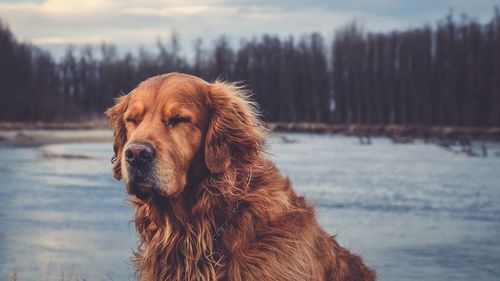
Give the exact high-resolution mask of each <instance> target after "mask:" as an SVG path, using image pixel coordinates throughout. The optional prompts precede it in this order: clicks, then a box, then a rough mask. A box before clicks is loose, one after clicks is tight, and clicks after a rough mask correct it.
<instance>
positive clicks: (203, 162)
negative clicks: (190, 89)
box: [108, 74, 375, 281]
mask: <svg viewBox="0 0 500 281" xmlns="http://www.w3.org/2000/svg"><path fill="white" fill-rule="evenodd" d="M176 75H180V74H174V75H173V76H172V74H171V77H170V78H169V79H175V77H177V76H176ZM209 89H210V90H209V91H207V92H206V93H205V103H206V106H207V108H208V109H209V111H210V115H209V118H210V120H207V121H208V127H207V129H206V132H205V137H204V146H203V148H202V149H200V151H198V152H197V153H196V155H195V157H194V159H193V161H192V167H191V169H190V172H189V175H188V177H189V178H188V182H187V185H186V186H185V187H184V189H183V191H182V193H181V194H180V195H179V196H177V197H165V196H159V195H155V196H153V197H152V198H151V200H148V201H141V200H139V199H137V198H134V199H132V202H133V203H134V205H135V207H136V212H135V225H136V228H137V232H138V236H139V239H140V246H139V248H138V250H137V251H136V252H135V255H134V257H133V259H132V264H133V265H134V267H135V269H136V271H137V277H138V279H139V280H144V281H153V280H155V281H156V280H276V281H278V280H279V281H282V280H311V281H312V280H314V281H320V280H334V281H341V280H353V281H354V280H374V279H375V273H374V272H373V271H372V270H370V269H369V268H368V267H366V266H365V265H364V264H363V261H362V259H361V258H360V257H359V256H357V255H354V254H352V253H350V252H349V251H347V250H346V249H344V248H342V247H340V246H339V245H338V244H337V242H336V241H335V238H334V237H333V236H330V235H328V234H327V233H326V232H325V231H324V230H322V228H321V227H320V226H319V225H318V223H317V220H316V218H315V212H314V208H313V207H312V206H311V205H310V204H308V203H307V202H306V201H305V200H304V198H303V197H299V196H297V195H296V193H295V192H294V191H293V189H292V187H291V184H290V181H289V180H288V179H287V178H285V177H284V176H283V175H281V173H280V172H279V171H278V169H277V168H276V167H275V165H274V163H272V162H271V161H269V160H267V159H266V157H265V153H264V137H265V130H264V128H263V126H262V125H261V123H260V121H259V120H258V118H257V110H256V107H255V105H254V104H253V103H252V102H250V101H249V99H248V98H247V94H246V93H245V92H244V91H243V90H242V89H241V88H240V87H238V86H236V85H234V84H230V83H224V82H216V83H214V84H210V87H209ZM127 98H128V96H124V97H122V98H121V99H120V100H118V102H117V105H115V106H114V107H113V108H111V109H110V110H109V111H108V115H109V116H110V118H111V122H112V125H113V128H114V131H115V145H114V148H115V152H116V161H115V166H114V174H115V177H117V178H121V168H120V162H121V156H120V155H122V150H123V145H124V143H125V142H126V130H125V129H124V127H123V125H124V124H123V112H124V110H125V109H126V104H127ZM237 204H238V209H237V210H236V212H235V213H234V214H233V211H232V210H233V208H234V207H235V206H236V205H237ZM230 216H232V217H231V221H230V223H229V226H228V228H227V229H226V230H225V232H224V233H223V235H222V236H221V237H219V238H218V239H216V240H212V236H213V234H214V233H215V232H216V230H217V229H218V227H219V226H220V225H221V224H223V222H224V221H225V220H226V218H228V217H230Z"/></svg>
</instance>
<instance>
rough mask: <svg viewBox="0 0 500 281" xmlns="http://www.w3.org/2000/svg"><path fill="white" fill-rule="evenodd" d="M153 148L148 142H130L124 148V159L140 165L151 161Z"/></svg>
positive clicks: (153, 152) (134, 164)
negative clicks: (125, 148)
mask: <svg viewBox="0 0 500 281" xmlns="http://www.w3.org/2000/svg"><path fill="white" fill-rule="evenodd" d="M154 156H155V150H154V148H153V146H152V145H151V144H149V143H131V144H129V145H128V146H127V150H125V160H127V162H128V163H129V164H130V165H132V166H141V165H145V164H148V163H150V162H151V160H152V159H153V157H154Z"/></svg>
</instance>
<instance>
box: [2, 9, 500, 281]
mask: <svg viewBox="0 0 500 281" xmlns="http://www.w3.org/2000/svg"><path fill="white" fill-rule="evenodd" d="M499 6H500V3H499V2H498V1H490V0H477V1H462V0H455V1H451V0H449V1H448V0H433V1H427V0H423V1H403V0H401V1H395V0H374V1H357V0H355V1H335V0H334V1H324V0H315V1H295V0H292V1H259V0H257V1H245V0H241V1H226V0H219V1H212V0H209V1H175V0H174V1H172V0H164V1H149V0H148V1H114V0H109V1H97V0H91V1H62V0H47V1H43V0H40V1H37V0H33V1H23V0H19V1H14V0H13V1H9V0H7V1H5V0H2V1H0V159H1V160H2V161H0V279H7V280H9V279H10V280H134V275H133V272H132V270H131V269H130V266H129V265H128V258H129V257H130V256H131V255H132V249H134V248H135V247H136V235H135V228H134V225H133V224H132V223H130V220H131V219H132V213H133V209H132V207H131V206H129V204H128V203H127V195H126V192H125V189H124V188H123V187H122V183H120V182H116V181H115V180H114V179H113V178H112V174H111V164H110V159H111V156H112V155H113V151H112V145H111V141H112V132H111V131H110V130H109V128H108V123H107V120H106V118H105V116H104V115H103V112H104V111H105V109H106V108H108V107H109V106H111V105H112V104H113V99H114V98H115V97H117V96H119V95H122V94H126V93H128V92H129V91H130V90H132V89H133V88H134V87H135V86H136V85H137V84H138V83H139V82H140V81H142V80H144V79H145V78H148V77H150V76H154V75H160V74H163V73H167V72H171V71H180V72H186V73H191V74H194V75H197V76H200V77H202V78H204V79H206V80H208V81H214V80H215V79H217V78H220V79H224V80H229V81H241V82H242V83H243V84H245V85H247V86H246V87H247V88H248V89H250V90H252V91H253V93H254V95H253V98H254V99H255V100H256V101H257V102H258V103H259V105H260V107H261V110H262V113H263V115H262V118H263V119H264V120H265V121H266V124H267V125H268V126H269V128H270V129H272V133H271V134H270V136H269V141H268V149H269V151H270V152H271V154H270V157H271V158H273V160H274V161H276V162H277V164H278V166H279V167H280V168H281V169H282V171H283V173H284V174H285V175H287V176H289V177H290V178H291V179H292V182H293V183H294V186H295V189H296V191H297V192H298V193H300V194H304V195H305V196H306V197H307V198H309V200H310V201H312V202H313V203H314V204H315V205H316V207H317V211H318V217H319V220H320V222H321V223H322V225H324V226H325V228H326V229H327V230H328V231H329V232H330V233H332V234H337V235H338V236H337V238H338V239H339V240H340V242H341V244H342V245H343V246H345V247H347V248H349V249H351V250H352V251H354V252H356V253H358V254H361V255H362V256H363V257H364V258H365V261H366V263H367V264H368V265H369V266H371V267H372V268H374V269H375V270H376V271H377V272H378V275H379V279H380V280H450V279H453V280H471V279H475V280H498V278H500V269H499V268H500V255H499V254H498V253H500V238H499V237H500V177H499V176H498V175H500V141H499V140H500V10H499Z"/></svg>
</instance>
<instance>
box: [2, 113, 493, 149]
mask: <svg viewBox="0 0 500 281" xmlns="http://www.w3.org/2000/svg"><path fill="white" fill-rule="evenodd" d="M266 126H267V127H268V128H269V129H270V130H271V131H274V132H300V133H319V134H344V135H349V136H356V137H358V138H360V142H369V141H370V138H371V137H373V136H387V137H389V138H391V139H392V140H393V141H394V142H395V143H408V142H412V141H414V140H415V139H423V140H426V141H427V140H433V139H434V140H437V141H439V142H444V143H455V142H456V143H461V144H463V145H467V144H468V143H470V142H471V141H473V140H492V141H498V140H500V128H498V127H451V126H413V125H393V124H392V125H344V124H326V123H307V122H297V123H284V122H272V123H266ZM112 138H113V136H112V132H111V129H110V127H109V122H108V120H106V119H95V120H88V121H83V122H53V123H44V122H36V123H20V122H0V143H1V144H7V145H41V144H47V143H71V142H109V141H112Z"/></svg>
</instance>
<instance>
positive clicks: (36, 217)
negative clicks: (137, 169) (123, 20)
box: [0, 134, 500, 281]
mask: <svg viewBox="0 0 500 281" xmlns="http://www.w3.org/2000/svg"><path fill="white" fill-rule="evenodd" d="M282 136H283V135H281V134H280V135H272V136H271V138H270V140H269V142H270V157H272V158H273V159H274V160H275V161H276V163H277V165H278V166H279V167H280V169H281V170H282V172H283V173H284V174H286V175H288V176H290V178H291V179H292V182H293V185H294V188H295V190H296V191H297V192H298V193H300V194H303V195H305V196H306V197H307V198H308V199H309V200H310V201H312V202H314V203H315V205H316V207H317V213H318V219H319V221H320V222H321V224H322V225H323V226H324V227H325V228H326V229H327V230H328V231H329V232H330V233H332V234H337V239H338V240H339V242H340V243H341V244H342V245H343V246H345V247H347V248H349V249H351V250H352V251H354V252H356V253H358V254H361V255H362V256H363V257H364V259H365V261H366V263H367V264H368V265H369V266H371V267H373V268H374V269H376V270H377V272H378V275H379V280H389V281H392V280H394V281H396V280H499V278H500V254H499V253H500V176H499V175H500V157H499V156H500V145H499V144H495V143H489V144H488V148H489V151H488V157H485V158H483V157H468V156H467V155H465V154H459V153H453V152H450V151H449V150H445V149H443V148H441V147H439V146H436V145H432V144H424V143H415V144H405V145H395V144H392V143H391V142H390V140H388V139H385V138H376V139H374V140H373V142H374V144H373V145H370V146H362V145H359V143H358V141H357V139H355V138H350V137H340V136H328V135H307V134H286V140H287V141H286V143H285V142H284V141H283V138H282ZM111 155H112V149H111V144H109V143H85V144H57V145H46V146H39V147H23V148H13V147H0V159H1V161H0V279H2V278H6V277H7V276H8V275H9V274H10V273H11V272H13V271H17V272H18V276H19V279H20V280H59V279H60V277H61V271H63V272H65V274H66V277H67V275H68V274H71V275H73V276H74V277H79V278H86V279H87V280H134V278H133V273H132V271H131V269H130V267H129V266H128V258H129V257H130V255H131V250H132V249H134V248H135V245H136V244H135V243H136V236H135V230H134V226H133V224H132V223H130V220H131V218H132V211H133V210H132V208H131V207H130V206H129V205H128V203H127V200H126V199H127V196H126V192H125V189H124V188H123V187H122V184H121V183H120V182H117V181H116V180H114V179H113V177H112V174H111V164H110V157H111Z"/></svg>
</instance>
